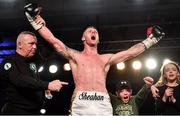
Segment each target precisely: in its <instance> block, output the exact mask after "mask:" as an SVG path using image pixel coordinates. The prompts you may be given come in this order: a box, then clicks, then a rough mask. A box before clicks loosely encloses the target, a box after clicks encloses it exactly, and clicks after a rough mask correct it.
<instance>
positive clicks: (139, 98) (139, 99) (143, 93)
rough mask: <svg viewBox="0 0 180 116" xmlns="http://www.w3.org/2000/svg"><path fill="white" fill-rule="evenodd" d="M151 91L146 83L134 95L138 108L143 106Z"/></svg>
mask: <svg viewBox="0 0 180 116" xmlns="http://www.w3.org/2000/svg"><path fill="white" fill-rule="evenodd" d="M149 92H150V88H147V87H146V86H145V85H144V86H143V87H142V88H141V89H140V90H139V91H138V93H137V94H136V95H135V96H134V98H135V102H136V104H137V106H138V108H140V107H141V105H142V104H143V102H144V101H145V99H146V98H147V96H148V94H149Z"/></svg>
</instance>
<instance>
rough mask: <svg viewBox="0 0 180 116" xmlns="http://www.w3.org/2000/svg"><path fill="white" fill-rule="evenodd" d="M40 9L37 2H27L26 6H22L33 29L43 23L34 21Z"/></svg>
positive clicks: (38, 27) (39, 27) (37, 28)
mask: <svg viewBox="0 0 180 116" xmlns="http://www.w3.org/2000/svg"><path fill="white" fill-rule="evenodd" d="M41 9H42V8H41V7H39V6H38V4H35V3H30V4H27V5H26V6H24V12H25V15H26V17H27V19H28V21H29V22H30V24H31V25H32V27H33V28H34V29H35V30H39V29H41V27H42V26H43V24H37V23H36V22H35V21H34V20H35V17H36V16H37V15H39V14H40V12H41Z"/></svg>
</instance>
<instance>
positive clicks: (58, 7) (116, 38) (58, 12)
mask: <svg viewBox="0 0 180 116" xmlns="http://www.w3.org/2000/svg"><path fill="white" fill-rule="evenodd" d="M30 2H34V3H38V4H39V5H40V6H42V12H41V15H42V17H43V18H44V19H45V20H46V23H47V26H48V27H49V28H50V29H51V30H52V32H53V33H54V35H55V36H56V37H58V38H60V39H61V40H62V41H63V42H64V43H65V44H66V45H68V46H69V47H71V48H74V49H77V50H82V49H83V45H82V42H81V36H82V33H83V30H84V29H85V27H87V26H89V25H94V26H96V27H97V29H98V31H99V34H100V44H99V53H116V52H118V51H122V50H125V49H127V48H129V47H131V46H132V45H134V44H136V43H138V42H140V41H142V40H144V39H145V38H146V29H147V27H149V26H153V25H159V26H161V27H162V28H163V29H164V31H165V33H166V37H165V38H164V39H163V40H161V41H160V42H159V43H158V44H157V45H155V46H153V47H152V48H151V49H149V50H147V51H146V52H145V53H143V54H141V55H140V56H138V57H136V58H133V59H131V60H128V61H126V62H125V63H126V65H127V66H126V69H125V70H123V71H118V70H117V69H116V67H115V66H112V67H111V69H110V71H109V73H108V76H107V88H108V90H109V91H110V92H112V93H114V90H115V84H116V83H117V81H119V80H122V79H126V80H129V81H130V82H131V84H132V87H133V94H136V93H137V91H138V90H139V89H140V88H141V87H142V86H143V84H144V83H143V77H144V76H147V75H148V76H152V77H153V78H154V80H155V82H156V81H157V79H158V78H159V76H160V73H159V69H160V66H161V65H162V62H163V59H165V58H169V59H171V60H174V61H176V62H180V58H179V57H180V54H179V51H180V29H179V27H180V1H179V0H0V9H1V10H0V58H1V59H3V58H4V57H6V56H8V55H10V54H13V53H14V50H15V41H16V37H17V35H18V34H19V33H20V32H21V31H25V30H30V31H33V32H34V30H33V29H32V27H31V26H30V24H29V22H28V21H27V19H26V17H25V15H24V12H23V11H24V10H23V7H24V5H26V4H28V3H30ZM35 33H36V32H35ZM36 34H37V33H36ZM37 37H38V42H39V53H40V56H41V60H39V63H40V64H45V65H46V66H47V67H46V68H45V70H44V71H43V72H42V73H40V75H41V77H42V78H43V79H45V80H53V79H56V78H59V79H61V80H63V81H67V82H69V83H70V84H69V85H68V86H65V87H64V88H63V89H62V90H61V91H60V92H59V93H53V95H54V98H53V99H52V100H49V101H48V102H47V107H48V108H47V109H48V114H67V113H68V108H69V106H70V99H71V95H72V92H73V88H74V83H73V79H72V74H71V71H70V72H64V71H63V68H62V67H63V64H64V63H66V62H67V61H66V60H65V59H64V58H62V57H61V56H59V55H57V53H56V52H55V51H54V50H53V49H52V48H51V47H50V46H49V45H48V43H46V42H45V41H44V40H43V39H42V38H41V37H40V36H39V35H38V34H37ZM6 51H9V52H8V53H7V52H6ZM148 57H154V58H156V60H157V61H158V67H157V68H156V70H153V71H149V70H147V69H146V68H145V66H144V65H143V67H142V69H141V70H140V71H134V70H133V69H132V68H131V66H130V65H131V63H132V61H133V60H135V59H139V60H141V61H142V62H143V63H144V62H145V59H146V58H148ZM51 63H56V64H58V66H59V71H58V73H56V74H53V75H52V74H49V73H48V71H47V69H48V65H50V64H51ZM3 93H4V89H2V88H1V93H0V97H1V103H0V105H1V106H2V104H3V103H4V94H3ZM140 113H141V114H154V101H153V99H152V97H151V95H149V96H148V98H147V100H146V101H145V103H144V105H143V107H142V109H141V110H140Z"/></svg>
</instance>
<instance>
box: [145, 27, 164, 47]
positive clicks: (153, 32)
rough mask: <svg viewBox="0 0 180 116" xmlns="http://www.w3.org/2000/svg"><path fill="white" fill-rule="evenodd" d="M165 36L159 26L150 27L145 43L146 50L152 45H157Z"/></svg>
mask: <svg viewBox="0 0 180 116" xmlns="http://www.w3.org/2000/svg"><path fill="white" fill-rule="evenodd" d="M164 36H165V33H164V32H163V29H162V28H161V27H159V26H153V27H149V28H148V29H147V39H145V40H144V41H143V43H144V45H145V47H146V49H148V48H150V47H151V46H152V45H154V44H156V43H157V42H158V41H159V40H161V39H162V38H163V37H164Z"/></svg>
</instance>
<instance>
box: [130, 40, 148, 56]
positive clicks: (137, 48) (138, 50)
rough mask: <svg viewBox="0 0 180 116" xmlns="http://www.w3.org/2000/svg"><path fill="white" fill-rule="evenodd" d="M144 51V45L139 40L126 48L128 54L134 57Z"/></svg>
mask: <svg viewBox="0 0 180 116" xmlns="http://www.w3.org/2000/svg"><path fill="white" fill-rule="evenodd" d="M144 51H145V45H144V44H143V43H142V42H141V43H138V44H135V45H134V46H132V47H131V48H129V49H128V53H129V56H132V57H135V56H137V55H139V54H141V53H142V52H144Z"/></svg>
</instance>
